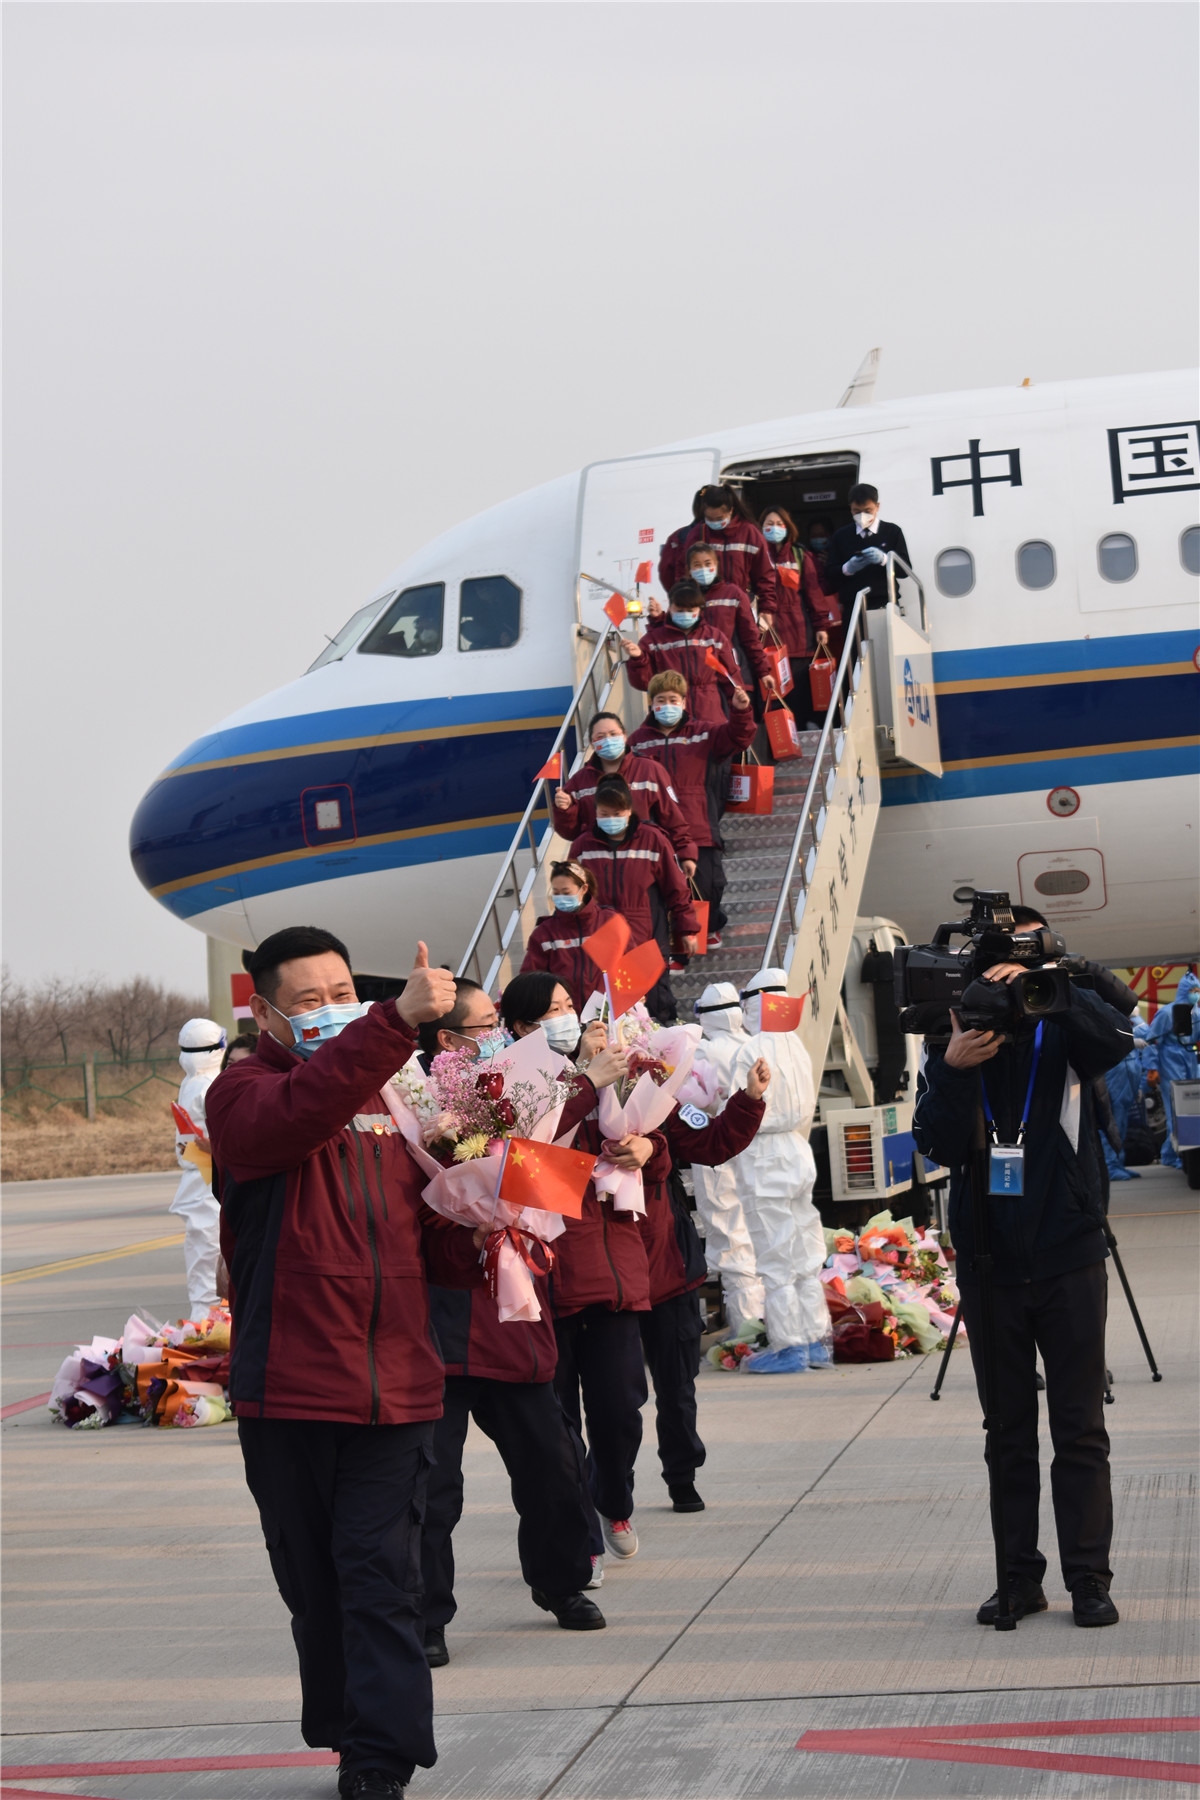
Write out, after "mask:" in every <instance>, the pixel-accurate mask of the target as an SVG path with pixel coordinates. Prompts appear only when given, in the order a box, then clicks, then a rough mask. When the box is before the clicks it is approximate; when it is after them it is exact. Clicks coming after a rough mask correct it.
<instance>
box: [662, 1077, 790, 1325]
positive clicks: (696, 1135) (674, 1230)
mask: <svg viewBox="0 0 1200 1800" xmlns="http://www.w3.org/2000/svg"><path fill="white" fill-rule="evenodd" d="M766 1110H767V1103H766V1101H765V1100H752V1099H751V1098H750V1096H749V1094H748V1093H747V1092H746V1090H745V1088H739V1089H738V1091H737V1093H735V1094H731V1095H730V1097H729V1100H728V1103H727V1104H726V1106H725V1107H724V1109H723V1110H722V1111H721V1112H719V1113H718V1114H717V1116H716V1118H715V1119H710V1120H706V1121H705V1123H704V1124H703V1125H700V1126H694V1125H692V1124H691V1123H690V1121H689V1119H685V1118H684V1116H683V1114H682V1113H681V1112H680V1110H679V1108H678V1107H676V1108H675V1110H674V1112H672V1113H671V1114H670V1116H669V1117H668V1118H666V1119H664V1120H663V1123H662V1125H661V1126H660V1127H659V1130H660V1131H661V1132H662V1134H663V1136H664V1137H665V1139H666V1142H667V1149H668V1151H669V1152H670V1155H671V1159H672V1161H673V1162H674V1161H675V1160H678V1161H680V1162H688V1163H702V1164H703V1165H704V1166H705V1167H707V1168H715V1167H716V1165H717V1164H718V1163H726V1162H728V1161H729V1159H730V1157H731V1156H739V1155H740V1154H741V1152H742V1151H743V1150H744V1149H745V1148H746V1146H747V1145H748V1144H749V1143H751V1142H752V1141H753V1139H754V1137H755V1135H756V1133H757V1131H758V1128H759V1126H760V1125H761V1124H762V1120H763V1114H764V1113H765V1111H766ZM688 1111H689V1114H691V1113H692V1109H691V1108H690V1107H689V1108H688ZM693 1116H695V1115H694V1114H693ZM699 1116H700V1117H701V1118H703V1117H704V1115H703V1113H701V1114H699ZM651 1161H653V1158H652V1159H651ZM646 1166H647V1168H649V1167H650V1164H649V1163H648V1164H647V1165H646ZM643 1179H645V1178H644V1177H643ZM678 1186H679V1184H678V1183H676V1182H673V1181H671V1180H670V1179H669V1178H668V1179H667V1180H665V1181H664V1182H663V1183H662V1191H661V1193H658V1192H656V1193H655V1194H654V1196H653V1202H657V1201H658V1200H660V1199H661V1201H662V1204H661V1205H658V1204H654V1203H653V1202H652V1199H651V1193H650V1183H649V1181H646V1199H647V1207H646V1225H645V1244H646V1261H647V1263H648V1265H649V1269H650V1304H651V1306H657V1305H658V1304H659V1302H660V1301H662V1300H674V1299H675V1297H676V1295H678V1294H687V1293H690V1292H691V1290H692V1289H693V1288H698V1287H699V1286H700V1284H701V1282H702V1281H704V1280H705V1279H706V1278H707V1274H708V1270H707V1266H706V1264H705V1260H704V1248H703V1246H702V1244H701V1242H700V1239H699V1236H698V1235H697V1232H696V1227H695V1225H694V1224H693V1223H692V1215H691V1213H690V1212H689V1211H688V1210H687V1208H686V1207H685V1206H683V1205H682V1204H681V1203H680V1199H679V1197H678V1191H677V1190H678Z"/></svg>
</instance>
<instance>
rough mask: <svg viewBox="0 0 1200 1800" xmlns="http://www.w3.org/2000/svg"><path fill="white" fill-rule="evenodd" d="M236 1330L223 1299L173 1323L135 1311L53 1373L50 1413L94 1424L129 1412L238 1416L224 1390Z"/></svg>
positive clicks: (185, 1421)
mask: <svg viewBox="0 0 1200 1800" xmlns="http://www.w3.org/2000/svg"><path fill="white" fill-rule="evenodd" d="M229 1336H230V1319H229V1308H228V1307H227V1306H225V1305H224V1304H223V1303H221V1302H218V1303H217V1304H216V1305H215V1306H213V1307H212V1308H211V1309H210V1310H209V1312H208V1313H207V1314H206V1315H205V1316H204V1317H203V1318H201V1319H180V1320H179V1321H178V1323H176V1324H174V1325H163V1324H160V1323H159V1321H158V1320H157V1319H144V1318H142V1317H141V1316H140V1315H139V1314H137V1313H132V1314H131V1315H130V1317H129V1318H128V1319H127V1320H126V1322H125V1329H124V1331H123V1332H122V1334H121V1336H120V1337H119V1338H101V1337H96V1338H93V1339H92V1341H91V1343H90V1344H80V1345H78V1346H77V1347H76V1349H75V1351H74V1353H73V1354H72V1355H71V1356H68V1357H67V1358H66V1360H65V1361H64V1362H63V1364H62V1367H61V1368H60V1369H59V1371H58V1374H57V1375H56V1376H55V1378H54V1386H53V1388H52V1389H51V1393H50V1400H49V1411H50V1416H51V1418H52V1419H55V1420H57V1421H58V1422H59V1423H60V1424H63V1425H67V1426H70V1427H72V1428H73V1429H75V1430H80V1429H82V1430H92V1431H94V1430H96V1429H97V1427H99V1426H102V1425H118V1424H120V1422H121V1420H122V1418H132V1419H138V1420H140V1421H141V1422H142V1424H144V1425H219V1424H220V1423H221V1422H222V1421H223V1420H225V1419H230V1418H232V1417H233V1414H232V1413H231V1411H230V1409H229V1404H228V1401H227V1399H226V1397H225V1384H226V1383H227V1381H228V1379H229ZM201 1403H202V1404H201Z"/></svg>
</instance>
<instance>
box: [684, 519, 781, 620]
mask: <svg viewBox="0 0 1200 1800" xmlns="http://www.w3.org/2000/svg"><path fill="white" fill-rule="evenodd" d="M693 544H707V545H709V546H710V548H712V549H713V550H716V551H718V552H719V555H718V563H719V566H720V575H721V580H722V581H729V582H732V584H733V586H734V587H738V588H741V589H742V591H743V592H744V593H747V594H753V596H754V598H755V599H756V600H757V601H758V604H759V606H760V607H765V608H766V610H767V611H768V612H770V611H771V610H773V602H774V600H775V564H774V563H773V562H772V561H771V556H770V551H769V548H768V545H767V540H766V538H765V537H764V536H763V534H762V532H761V531H760V530H759V529H758V526H757V525H752V524H751V523H750V521H749V520H748V519H739V518H738V517H737V515H736V514H735V515H734V517H733V518H732V519H730V521H729V523H728V525H727V526H726V527H725V529H724V531H713V530H712V528H711V527H710V526H708V525H706V524H705V523H704V520H703V519H697V520H695V521H694V523H693V524H691V525H683V526H681V527H680V529H679V530H678V531H673V532H672V533H671V535H670V537H669V538H668V539H667V540H666V542H665V543H664V544H663V547H662V551H661V553H660V555H659V559H658V579H659V581H660V582H661V584H662V586H663V588H664V589H665V590H666V592H667V593H668V594H669V593H670V591H671V589H672V588H673V587H674V585H675V583H676V582H677V581H682V580H683V578H684V576H685V575H686V574H687V553H688V551H689V550H690V549H691V547H692V545H693Z"/></svg>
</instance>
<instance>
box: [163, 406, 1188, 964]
mask: <svg viewBox="0 0 1200 1800" xmlns="http://www.w3.org/2000/svg"><path fill="white" fill-rule="evenodd" d="M1198 412H1200V407H1198V406H1197V400H1196V380H1195V377H1194V376H1193V375H1190V374H1156V375H1149V376H1136V377H1133V376H1131V377H1121V378H1118V379H1110V380H1097V381H1082V382H1068V383H1060V384H1055V385H1048V386H1043V387H1032V388H1014V389H1011V390H1009V389H1001V390H988V391H982V392H975V393H964V394H951V395H943V396H938V397H934V398H924V399H916V400H898V401H891V402H885V403H882V404H878V405H869V406H862V407H852V408H847V409H842V410H834V411H830V412H825V413H815V414H809V415H805V416H802V417H799V418H794V419H787V420H780V421H776V422H774V423H771V424H767V425H759V426H753V427H739V428H738V429H736V430H732V431H721V432H716V433H713V434H712V435H711V436H710V437H708V438H705V439H698V440H692V441H690V442H688V443H684V444H679V445H675V446H670V447H668V448H667V449H665V450H661V451H656V452H652V453H648V454H647V455H645V456H637V457H629V458H623V459H619V460H615V461H611V462H605V463H599V464H593V465H591V466H590V467H589V468H587V469H584V470H582V471H580V472H578V473H576V474H573V475H569V476H566V477H563V478H562V479H560V480H558V481H554V482H551V483H549V484H548V485H547V486H545V487H541V488H537V489H535V490H533V491H532V492H530V493H526V494H522V495H519V496H518V497H517V498H515V499H513V500H509V501H506V502H504V503H503V504H502V505H499V506H496V507H493V508H491V509H490V510H489V511H488V512H485V513H482V514H480V515H478V516H477V517H475V518H473V519H469V520H467V521H466V522H465V523H464V524H462V525H459V526H456V527H455V528H454V529H453V530H451V531H448V532H446V533H444V534H443V535H442V536H441V537H439V538H437V539H435V540H434V541H433V542H432V543H431V544H429V545H428V546H426V547H425V548H424V549H423V550H421V551H419V552H418V553H417V554H416V555H414V556H412V557H409V558H408V559H407V561H405V562H404V563H403V564H402V565H401V566H400V567H399V568H398V569H397V570H396V571H395V572H394V574H393V575H392V576H391V577H390V579H389V580H388V581H387V582H385V583H382V584H381V585H380V587H379V589H378V592H377V594H376V596H375V598H374V599H373V600H372V601H371V602H370V603H369V604H368V605H366V606H364V607H363V609H362V610H361V612H360V613H359V614H358V615H356V618H355V620H354V621H352V623H351V626H350V627H348V628H345V629H344V630H343V631H342V632H341V633H339V636H338V638H337V639H336V640H335V642H334V644H333V645H332V646H331V647H330V650H329V651H327V652H326V653H325V656H324V657H323V658H322V659H320V660H319V662H318V664H317V665H316V666H314V667H313V668H312V669H311V670H310V671H309V672H308V673H307V674H305V675H302V676H300V677H299V679H297V680H295V681H292V682H290V683H289V684H288V685H287V686H285V687H282V688H279V689H277V690H276V691H275V692H274V693H272V694H268V695H267V696H265V697H264V698H263V699H261V700H258V701H256V702H255V703H254V704H253V705H251V706H247V707H244V708H243V709H242V710H241V711H240V712H238V713H235V714H234V715H232V717H230V718H228V719H226V720H224V721H223V722H222V723H221V724H220V725H218V726H217V727H216V728H215V729H214V730H213V731H212V732H211V733H210V734H208V735H207V736H205V737H203V738H201V739H199V740H198V741H197V742H196V743H194V744H191V745H189V746H188V748H187V749H186V750H184V751H183V752H182V753H181V755H180V756H178V757H177V758H176V759H175V761H174V762H173V763H172V764H171V765H170V766H169V767H168V768H167V769H166V770H165V771H164V772H163V774H162V775H161V776H159V778H158V779H157V780H156V781H155V782H154V784H153V786H152V787H151V788H150V790H149V792H148V793H147V794H146V796H145V798H144V799H143V800H142V802H141V804H140V806H139V808H138V810H137V814H136V816H135V818H134V821H133V826H132V833H131V851H132V856H133V861H134V866H135V868H136V870H137V873H138V876H139V878H140V879H141V881H142V882H143V884H144V885H145V886H146V887H147V888H148V889H149V891H150V892H151V893H152V894H153V895H154V896H155V898H156V899H159V900H160V901H161V902H162V903H163V904H164V905H165V906H167V907H169V908H170V909H171V910H172V911H173V912H174V913H175V914H176V915H177V916H178V917H180V918H182V919H185V920H186V921H187V922H188V923H189V924H190V925H193V926H195V927H196V928H197V929H198V930H200V931H203V932H205V933H207V934H209V935H210V936H213V937H215V938H218V939H222V940H225V941H226V942H229V943H232V944H239V945H242V946H244V947H248V946H251V945H253V944H255V943H257V942H259V941H261V939H262V938H263V937H265V936H266V935H267V934H268V933H270V932H272V931H274V930H277V929H278V928H279V927H281V926H283V925H287V924H294V923H298V922H311V923H318V924H321V925H324V926H326V927H327V928H329V929H330V930H333V931H335V932H337V933H338V935H339V936H341V937H343V938H344V939H345V940H346V941H347V943H348V944H349V945H350V946H351V950H352V954H353V958H354V963H355V966H356V968H358V969H359V970H360V971H362V972H364V973H372V974H380V975H387V974H399V973H403V972H404V971H405V970H406V969H407V968H408V967H409V966H410V964H411V950H412V943H413V940H414V938H415V937H416V936H417V935H421V936H424V937H425V938H426V939H427V940H428V942H429V946H430V951H431V953H432V955H433V957H434V960H437V961H448V962H453V961H454V960H456V958H457V956H458V955H459V954H460V953H461V950H462V948H463V946H464V945H465V943H466V940H467V938H468V936H469V933H470V931H471V929H472V927H473V925H474V924H475V921H476V919H477V917H478V914H479V910H480V907H481V905H482V902H483V899H484V898H485V896H486V893H487V891H488V888H489V886H490V883H491V881H492V880H493V879H494V876H495V871H496V867H497V862H498V858H499V856H500V854H501V853H502V852H503V850H505V849H506V848H507V846H508V844H509V842H510V841H511V838H512V832H513V827H514V825H515V823H516V822H517V820H518V819H519V818H520V816H521V813H522V811H523V809H524V807H525V805H526V802H527V800H528V797H529V792H530V787H531V783H532V781H533V779H534V775H535V771H536V770H537V769H538V767H539V766H540V765H541V763H542V762H543V761H544V760H545V756H546V753H547V750H548V748H549V746H550V743H551V741H552V739H553V737H554V734H555V731H556V729H557V727H558V725H559V723H560V722H561V720H562V717H563V714H564V712H565V711H566V708H567V705H568V703H569V701H570V697H571V689H572V685H573V681H574V676H575V659H574V651H573V643H572V636H573V633H572V628H573V626H574V624H575V622H576V584H577V578H578V575H579V571H580V570H581V569H586V570H587V571H588V572H589V573H592V574H596V575H599V576H601V577H603V578H606V579H609V580H612V581H613V582H615V583H617V584H618V585H621V586H628V585H630V583H631V582H632V579H633V575H634V571H635V569H636V567H637V565H638V564H639V563H641V562H643V561H650V562H652V563H654V564H655V565H656V564H657V558H658V551H659V548H660V546H661V544H662V542H663V539H664V538H665V537H666V536H667V535H668V533H669V532H671V531H672V530H674V529H675V528H676V527H678V526H679V525H681V524H683V523H684V522H686V520H687V519H688V516H689V510H690V501H691V496H692V493H693V491H694V490H695V489H696V488H697V487H698V486H700V485H701V484H702V483H703V482H705V481H710V480H713V479H715V478H717V477H718V476H726V477H730V478H733V479H735V480H738V481H741V482H742V483H743V484H744V488H745V492H746V493H747V496H748V497H749V498H751V499H752V500H753V499H755V498H758V499H762V498H763V497H764V496H766V495H768V494H770V496H771V497H772V498H775V497H776V495H777V493H778V492H780V491H783V490H781V489H780V488H779V487H778V484H779V483H780V482H783V483H790V487H788V488H787V492H788V494H789V495H794V496H795V502H794V503H795V505H796V506H797V507H800V508H807V509H808V511H809V513H811V512H812V511H813V509H814V508H815V509H819V510H821V511H823V513H824V514H825V515H826V516H828V515H829V514H830V513H833V514H834V515H835V516H841V511H844V497H845V491H846V488H847V487H848V485H849V483H850V482H851V481H852V480H855V479H857V480H862V481H869V482H872V483H873V484H874V485H875V486H876V487H878V488H879V490H880V495H881V502H882V513H883V516H884V517H885V518H889V519H893V520H895V521H897V522H898V523H899V524H901V525H902V526H903V528H904V531H905V535H906V537H907V541H908V545H909V548H910V551H911V553H912V557H913V563H914V567H915V568H916V570H917V571H918V573H919V574H920V575H921V577H922V579H923V581H924V583H925V588H926V592H927V596H928V602H929V624H930V630H931V635H932V641H933V646H934V681H935V687H936V695H937V710H938V721H939V726H940V733H941V755H942V762H943V769H944V773H943V775H942V777H941V778H940V779H935V778H933V777H930V776H924V775H921V774H918V773H913V774H900V775H890V776H888V777H887V778H886V779H885V781H884V812H883V814H882V815H881V821H880V825H879V828H878V831H877V834H876V838H875V844H874V849H873V853H872V861H871V870H870V874H869V876H868V881H867V891H866V895H865V897H864V901H863V907H864V910H865V911H866V912H868V913H879V914H885V915H887V916H889V917H892V918H895V919H896V920H897V921H898V922H899V923H900V924H901V925H902V926H903V927H904V929H905V931H906V932H907V934H908V935H909V937H910V938H919V937H922V936H924V935H926V933H927V931H928V930H929V929H931V928H932V926H933V925H934V924H935V923H936V922H937V921H938V919H939V918H941V917H945V916H950V915H951V914H952V913H953V911H954V907H953V903H952V901H951V898H950V896H951V894H952V891H953V889H954V888H955V887H956V886H959V885H961V884H963V883H971V884H973V885H975V886H978V887H986V888H1006V889H1008V890H1009V891H1011V892H1012V893H1013V895H1014V897H1017V896H1020V897H1021V898H1023V899H1024V900H1025V901H1026V902H1027V903H1029V904H1033V905H1037V906H1039V907H1040V908H1041V909H1042V910H1043V911H1045V912H1046V913H1047V915H1048V916H1049V917H1050V919H1051V923H1052V924H1054V925H1055V926H1056V927H1057V928H1058V929H1060V930H1064V931H1065V932H1067V933H1068V934H1069V937H1070V940H1071V943H1072V946H1073V947H1075V948H1078V949H1079V950H1081V951H1084V952H1086V953H1090V954H1092V955H1094V956H1098V957H1103V958H1105V959H1107V960H1109V961H1115V962H1132V963H1143V962H1147V961H1155V960H1177V959H1179V958H1186V957H1189V956H1192V955H1194V954H1195V953H1196V950H1197V948H1198V947H1200V923H1198V917H1197V882H1196V872H1197V799H1198V796H1200V780H1198V776H1200V728H1198V725H1200V721H1198V711H1200V707H1198V700H1200V674H1198V672H1197V669H1198V661H1197V659H1198V656H1200V630H1198V628H1197V601H1198V597H1200V581H1198V578H1197V572H1198V568H1200V531H1198V528H1197V523H1196V520H1197V496H1198V493H1200V424H1197V423H1196V416H1197V413H1198ZM771 483H775V484H776V485H775V487H770V486H769V485H764V484H771ZM839 509H841V510H839ZM603 599H604V595H603V593H602V592H601V591H599V590H597V591H596V592H595V593H594V594H592V593H589V592H588V590H586V588H585V592H584V600H583V622H584V623H585V624H594V623H599V622H601V621H602V616H601V614H600V606H601V605H602V602H603ZM389 621H390V622H391V629H390V630H389ZM435 640H436V641H435ZM397 652H399V653H397ZM918 699H919V696H914V704H915V703H916V700H918ZM948 908H949V912H948V911H947V909H948Z"/></svg>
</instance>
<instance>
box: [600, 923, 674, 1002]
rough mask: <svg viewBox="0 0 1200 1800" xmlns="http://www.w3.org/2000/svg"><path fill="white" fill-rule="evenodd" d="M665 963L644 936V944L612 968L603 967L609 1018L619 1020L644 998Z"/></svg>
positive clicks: (653, 943)
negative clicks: (608, 1000) (609, 1009)
mask: <svg viewBox="0 0 1200 1800" xmlns="http://www.w3.org/2000/svg"><path fill="white" fill-rule="evenodd" d="M666 966H667V965H666V963H665V962H664V961H663V953H662V951H661V950H660V949H659V947H658V945H657V944H656V943H655V941H654V939H653V938H647V940H646V942H645V943H644V944H639V945H638V947H637V949H636V950H631V951H630V952H629V954H628V956H623V957H622V958H621V960H620V962H619V963H618V964H617V966H616V968H615V969H606V970H605V974H606V975H607V976H608V991H609V994H610V996H611V998H612V1011H613V1018H614V1019H619V1018H620V1017H621V1015H622V1014H623V1013H627V1012H628V1011H629V1009H630V1007H631V1006H636V1005H637V1003H638V1001H639V1000H644V999H645V998H646V995H647V994H648V993H649V992H650V989H651V988H652V987H653V986H654V984H655V982H656V981H657V980H658V978H659V976H660V975H661V974H662V972H663V970H664V969H665V968H666Z"/></svg>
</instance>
